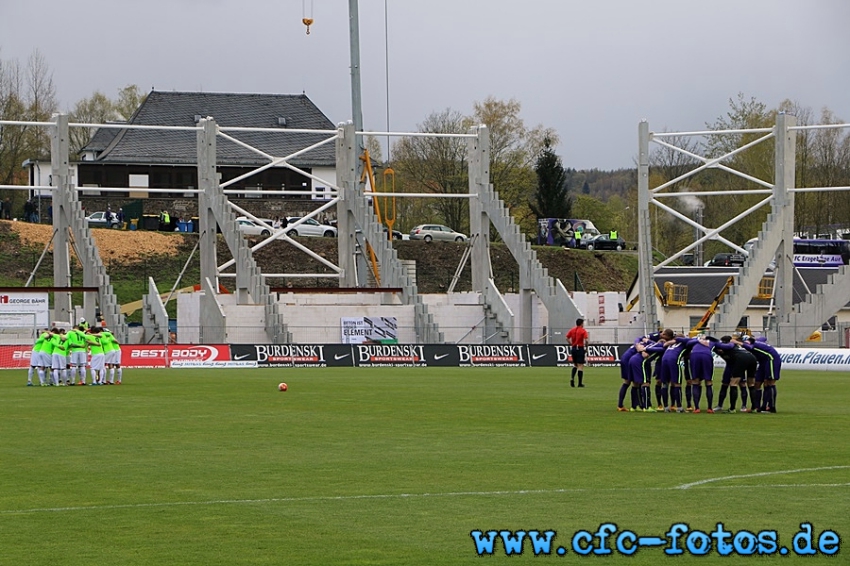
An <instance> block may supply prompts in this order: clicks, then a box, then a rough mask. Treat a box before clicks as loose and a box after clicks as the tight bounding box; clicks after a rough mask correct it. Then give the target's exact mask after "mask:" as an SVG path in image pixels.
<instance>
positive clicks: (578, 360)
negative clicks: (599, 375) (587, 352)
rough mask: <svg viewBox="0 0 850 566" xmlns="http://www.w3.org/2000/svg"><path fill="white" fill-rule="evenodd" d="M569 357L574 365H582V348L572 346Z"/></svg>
mask: <svg viewBox="0 0 850 566" xmlns="http://www.w3.org/2000/svg"><path fill="white" fill-rule="evenodd" d="M570 356H572V358H573V363H574V364H582V365H584V346H573V347H572V348H570Z"/></svg>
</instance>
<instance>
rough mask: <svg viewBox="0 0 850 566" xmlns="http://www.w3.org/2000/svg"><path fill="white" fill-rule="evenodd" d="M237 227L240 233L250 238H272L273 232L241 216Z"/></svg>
mask: <svg viewBox="0 0 850 566" xmlns="http://www.w3.org/2000/svg"><path fill="white" fill-rule="evenodd" d="M236 226H237V227H238V228H239V231H240V232H242V233H243V234H246V235H248V236H262V237H264V238H265V237H267V236H270V235H271V233H272V231H271V230H270V229H268V228H266V227H265V226H263V225H261V224H257V223H256V222H254V221H253V220H251V219H249V218H246V217H244V216H240V217H239V218H237V219H236Z"/></svg>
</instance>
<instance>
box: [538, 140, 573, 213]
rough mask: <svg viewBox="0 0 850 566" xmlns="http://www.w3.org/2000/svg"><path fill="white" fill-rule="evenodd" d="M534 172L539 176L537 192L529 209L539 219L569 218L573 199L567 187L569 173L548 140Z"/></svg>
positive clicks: (544, 144)
mask: <svg viewBox="0 0 850 566" xmlns="http://www.w3.org/2000/svg"><path fill="white" fill-rule="evenodd" d="M534 172H535V173H536V175H537V191H536V192H535V193H534V198H533V200H532V201H531V202H530V203H529V207H530V208H531V210H532V211H533V212H534V214H535V215H537V218H569V217H570V213H571V209H572V198H571V197H570V195H569V187H568V186H567V173H566V171H565V169H564V165H563V164H562V163H561V158H560V157H559V156H558V155H557V154H556V153H555V151H554V149H553V148H552V142H551V140H550V139H548V138H547V139H545V140H544V141H543V149H542V150H541V151H540V155H538V157H537V162H536V163H535V165H534Z"/></svg>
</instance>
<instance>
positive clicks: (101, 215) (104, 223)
mask: <svg viewBox="0 0 850 566" xmlns="http://www.w3.org/2000/svg"><path fill="white" fill-rule="evenodd" d="M86 224H88V227H89V228H120V227H121V224H120V223H119V222H118V217H117V216H115V213H114V212H110V213H109V218H107V216H106V213H105V212H92V213H91V214H89V215H88V216H86Z"/></svg>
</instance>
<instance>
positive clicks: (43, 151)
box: [26, 49, 58, 158]
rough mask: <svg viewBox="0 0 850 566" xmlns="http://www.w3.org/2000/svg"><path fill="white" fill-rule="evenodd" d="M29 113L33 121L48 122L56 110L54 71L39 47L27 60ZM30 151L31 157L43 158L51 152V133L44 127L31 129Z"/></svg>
mask: <svg viewBox="0 0 850 566" xmlns="http://www.w3.org/2000/svg"><path fill="white" fill-rule="evenodd" d="M26 102H27V107H28V108H27V114H28V116H29V119H30V120H31V121H35V122H47V121H49V120H50V118H51V117H52V116H53V113H54V112H56V110H57V108H58V104H57V102H56V88H55V87H54V86H53V72H52V71H51V70H50V67H49V66H48V65H47V61H46V60H45V59H44V56H43V55H42V54H41V52H40V51H38V49H36V50H35V51H34V52H33V54H32V55H30V58H29V61H28V62H27V98H26ZM30 134H31V137H30V140H29V148H28V150H29V152H30V154H31V157H37V158H43V157H45V156H47V155H49V154H50V135H49V132H48V131H47V130H46V129H45V128H43V127H39V128H32V129H31V130H30Z"/></svg>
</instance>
